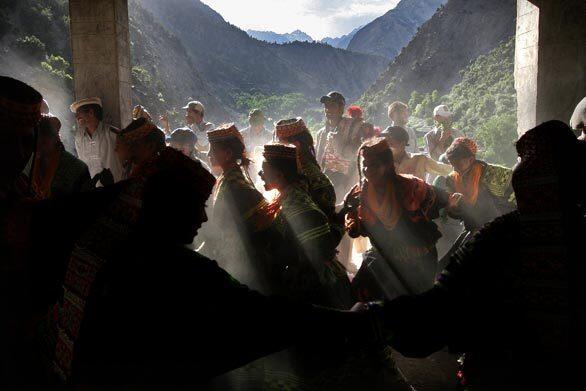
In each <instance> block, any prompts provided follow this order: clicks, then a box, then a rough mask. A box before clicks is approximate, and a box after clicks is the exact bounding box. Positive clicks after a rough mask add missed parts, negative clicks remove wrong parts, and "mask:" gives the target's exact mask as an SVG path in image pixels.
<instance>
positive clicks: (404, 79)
mask: <svg viewBox="0 0 586 391" xmlns="http://www.w3.org/2000/svg"><path fill="white" fill-rule="evenodd" d="M515 18H516V1H515V0H493V1H491V2H490V3H488V2H486V1H484V0H450V1H448V2H447V3H446V5H444V6H443V7H442V8H440V9H439V10H438V11H437V12H436V13H435V14H434V15H433V16H432V17H431V18H430V19H429V20H428V21H427V22H425V23H424V24H423V25H422V26H421V27H420V28H419V30H418V32H417V34H416V35H415V37H413V39H412V40H411V41H410V42H409V44H408V45H407V46H406V47H405V48H403V50H402V51H401V53H400V54H399V55H398V56H397V57H396V58H395V59H394V61H393V62H392V63H391V64H389V66H388V67H387V69H386V70H385V71H383V72H382V73H381V74H380V76H379V78H378V79H377V81H376V82H375V83H373V85H371V86H370V88H369V89H368V90H366V92H365V93H364V95H363V96H362V97H361V99H360V101H361V102H362V104H363V105H364V106H365V107H366V110H367V112H368V113H370V115H372V116H374V117H375V118H378V119H383V118H384V117H385V114H384V113H385V106H386V105H387V104H388V103H389V102H391V101H393V100H402V101H408V100H409V98H410V96H411V94H412V92H414V91H417V92H419V93H426V92H432V91H434V90H437V91H438V93H439V95H440V96H441V95H443V94H445V93H446V92H448V90H449V89H450V88H451V87H452V86H454V85H455V84H457V83H458V82H459V81H460V80H461V73H460V72H461V71H462V70H464V68H465V67H466V66H467V65H468V64H470V63H471V62H472V61H473V60H475V59H476V58H478V57H479V56H480V55H483V54H487V53H488V52H490V51H491V50H493V49H494V48H496V47H498V46H499V45H500V44H501V43H502V42H504V41H506V40H508V39H509V38H510V37H511V36H513V35H514V33H515Z"/></svg>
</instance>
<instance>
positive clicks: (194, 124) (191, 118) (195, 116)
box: [183, 100, 216, 152]
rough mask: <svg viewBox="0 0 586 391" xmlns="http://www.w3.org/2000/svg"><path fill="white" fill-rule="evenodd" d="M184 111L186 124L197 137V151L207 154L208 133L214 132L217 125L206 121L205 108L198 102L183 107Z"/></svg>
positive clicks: (194, 101)
mask: <svg viewBox="0 0 586 391" xmlns="http://www.w3.org/2000/svg"><path fill="white" fill-rule="evenodd" d="M183 109H184V110H185V122H186V123H187V126H188V127H189V128H190V129H191V130H193V133H195V135H196V136H197V144H196V148H197V150H198V151H199V152H207V150H208V149H209V142H208V138H207V132H209V131H210V130H214V129H215V127H216V125H214V124H213V123H211V122H206V121H205V120H204V114H205V107H204V105H203V104H202V103H201V102H199V101H197V100H192V101H191V102H189V103H187V105H185V106H183Z"/></svg>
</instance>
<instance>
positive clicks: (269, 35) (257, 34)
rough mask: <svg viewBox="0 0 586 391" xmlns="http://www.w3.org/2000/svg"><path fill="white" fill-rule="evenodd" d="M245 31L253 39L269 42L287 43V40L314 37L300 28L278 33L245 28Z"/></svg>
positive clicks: (311, 40)
mask: <svg viewBox="0 0 586 391" xmlns="http://www.w3.org/2000/svg"><path fill="white" fill-rule="evenodd" d="M246 33H247V34H248V35H250V36H251V37H252V38H254V39H258V40H259V41H265V42H269V43H280V44H282V43H289V42H295V41H300V42H313V41H314V39H313V38H311V36H309V34H306V33H304V32H303V31H301V30H295V31H293V32H291V33H285V34H279V33H275V32H274V31H259V30H246Z"/></svg>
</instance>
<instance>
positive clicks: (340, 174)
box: [316, 91, 368, 199]
mask: <svg viewBox="0 0 586 391" xmlns="http://www.w3.org/2000/svg"><path fill="white" fill-rule="evenodd" d="M320 102H321V103H323V105H324V113H325V117H326V124H325V126H324V127H323V128H321V129H320V130H319V132H318V133H317V141H316V157H317V161H318V163H319V164H320V166H321V167H322V169H323V171H324V172H325V173H326V174H327V176H328V177H329V178H330V179H331V181H332V183H333V184H334V188H335V189H336V196H337V198H338V199H343V198H344V196H345V195H346V193H347V192H348V190H350V188H351V187H352V186H353V185H354V183H356V181H357V180H358V176H357V173H356V168H355V167H354V166H355V162H356V152H357V151H358V148H359V147H360V144H361V143H362V139H361V137H362V135H363V128H365V127H367V126H368V123H366V122H364V119H362V118H350V117H346V116H344V110H345V107H346V99H345V98H344V96H343V95H342V94H340V93H339V92H337V91H332V92H330V93H328V94H327V95H324V96H322V97H321V99H320Z"/></svg>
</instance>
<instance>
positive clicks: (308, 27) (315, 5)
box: [202, 0, 399, 39]
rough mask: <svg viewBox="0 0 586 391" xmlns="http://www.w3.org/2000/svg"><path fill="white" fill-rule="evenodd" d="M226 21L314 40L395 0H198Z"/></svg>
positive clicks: (360, 20) (374, 14)
mask: <svg viewBox="0 0 586 391" xmlns="http://www.w3.org/2000/svg"><path fill="white" fill-rule="evenodd" d="M202 1H203V2H204V3H206V4H207V5H209V6H210V7H212V8H213V9H214V10H215V11H217V12H219V13H220V14H221V15H222V16H223V17H224V19H225V20H226V21H228V22H230V23H232V24H233V25H235V26H238V27H239V28H241V29H243V30H246V29H252V30H266V31H275V32H277V33H290V32H292V31H294V30H297V29H299V30H301V31H303V32H305V33H307V34H309V35H311V36H312V37H313V38H314V39H321V38H324V37H338V36H341V35H344V34H347V33H349V32H350V31H352V30H353V29H354V28H356V27H358V26H360V25H363V24H366V23H368V22H370V21H372V20H374V19H375V18H377V17H379V16H381V15H382V14H384V13H385V12H387V11H388V10H390V9H392V8H394V7H395V5H396V4H397V3H398V2H399V0H366V1H363V0H202Z"/></svg>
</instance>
